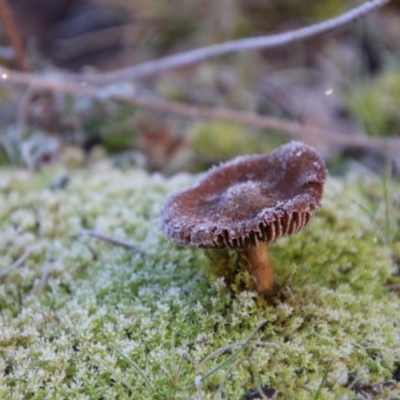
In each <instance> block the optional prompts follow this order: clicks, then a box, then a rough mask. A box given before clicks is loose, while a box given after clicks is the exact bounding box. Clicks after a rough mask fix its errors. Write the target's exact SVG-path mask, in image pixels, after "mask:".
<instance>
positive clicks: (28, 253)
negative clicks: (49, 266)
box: [0, 247, 32, 278]
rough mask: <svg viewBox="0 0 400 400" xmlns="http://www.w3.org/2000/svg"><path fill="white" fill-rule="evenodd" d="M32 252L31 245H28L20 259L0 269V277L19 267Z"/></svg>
mask: <svg viewBox="0 0 400 400" xmlns="http://www.w3.org/2000/svg"><path fill="white" fill-rule="evenodd" d="M31 253H32V249H31V248H30V247H28V248H27V249H26V250H25V252H24V254H22V256H21V257H20V258H18V260H16V261H15V262H13V263H12V264H11V265H10V266H9V267H8V268H5V269H3V270H1V271H0V278H1V277H3V276H5V275H7V274H9V273H10V272H11V271H14V270H15V269H17V268H19V267H20V266H22V265H24V263H25V261H26V260H27V259H28V257H29V256H30V254H31Z"/></svg>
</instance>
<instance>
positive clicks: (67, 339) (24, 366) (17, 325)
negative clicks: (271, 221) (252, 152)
mask: <svg viewBox="0 0 400 400" xmlns="http://www.w3.org/2000/svg"><path fill="white" fill-rule="evenodd" d="M60 173H61V171H57V170H55V171H53V172H50V171H44V172H42V173H40V174H36V175H31V174H30V173H28V172H26V171H22V170H14V171H11V170H3V171H2V172H1V173H0V228H1V229H0V270H1V271H3V270H4V269H6V268H8V267H9V266H10V265H11V264H12V263H14V262H15V261H16V260H18V259H19V258H20V257H21V256H22V255H23V254H24V252H26V250H27V249H29V250H30V254H29V256H28V258H27V260H26V262H25V263H23V265H21V266H19V267H18V268H16V269H14V270H12V271H10V272H8V273H7V274H5V275H4V276H2V277H0V308H1V314H0V374H1V379H0V398H2V399H52V398H54V399H56V398H60V399H61V398H71V399H72V398H79V399H100V398H103V399H104V398H107V399H117V398H119V399H125V398H132V399H137V398H141V399H180V398H181V399H200V398H202V399H242V398H245V395H246V393H248V392H249V391H251V390H253V389H255V388H259V387H261V386H268V387H272V388H274V389H276V390H277V392H278V398H282V399H283V398H287V399H310V398H319V399H338V398H342V399H348V398H355V397H356V394H355V392H354V389H355V388H356V387H357V385H358V386H360V385H372V386H374V387H375V388H376V390H377V391H379V390H380V393H379V394H378V395H377V397H376V398H379V399H381V398H382V399H384V398H387V399H389V398H390V396H394V398H398V397H399V395H400V387H399V385H398V384H396V383H395V382H394V383H392V384H391V385H389V383H388V382H389V381H390V379H391V378H392V375H393V373H394V371H395V369H396V367H397V365H398V364H399V363H400V347H399V343H400V324H399V321H400V299H399V297H398V296H397V295H396V293H395V292H391V291H390V290H388V288H386V285H387V283H388V282H390V283H391V284H392V285H393V284H395V283H396V282H398V280H396V279H397V278H396V277H394V276H393V272H394V271H395V266H394V264H393V261H392V252H391V248H390V246H389V245H388V244H387V243H384V242H383V241H382V240H381V238H380V236H379V235H378V234H377V232H376V224H375V223H374V221H372V220H371V215H370V214H369V213H368V212H366V210H365V206H367V205H368V202H369V200H368V198H367V197H364V195H363V193H362V191H361V190H359V188H358V187H356V186H355V185H350V184H346V182H345V181H343V180H334V179H330V180H329V181H328V183H327V187H326V191H325V195H324V198H323V206H322V208H321V210H319V211H318V212H317V213H316V215H315V217H314V219H313V221H312V222H311V223H310V226H309V228H308V229H306V230H305V231H304V232H303V233H300V234H298V235H297V236H295V237H292V238H287V239H283V240H280V241H279V242H277V243H276V244H274V245H271V246H270V250H271V254H272V257H273V261H274V265H275V270H276V277H277V281H278V282H279V283H280V284H281V293H280V297H279V299H278V300H277V302H276V303H275V304H274V305H269V306H268V305H265V304H264V303H262V302H260V301H259V300H258V299H257V296H256V294H255V292H254V291H251V290H242V289H241V290H239V289H238V287H237V286H236V287H235V282H234V281H233V282H227V281H225V280H224V278H223V275H221V274H219V275H218V273H217V272H216V273H214V275H213V276H210V274H209V273H208V272H207V271H208V269H209V267H207V265H208V262H209V261H208V258H207V257H206V255H205V253H204V251H202V250H199V249H192V248H184V247H179V246H177V245H174V244H173V243H169V242H168V241H167V240H166V239H165V238H164V237H163V235H162V234H161V233H160V232H159V230H158V216H159V210H160V205H161V203H162V202H163V200H164V198H165V196H166V195H167V194H168V193H170V192H172V191H174V190H176V189H178V188H180V187H182V186H183V185H186V184H190V183H192V182H193V181H194V179H196V178H195V177H192V176H190V175H179V176H175V177H173V178H170V179H165V178H163V177H161V176H160V175H158V174H153V175H148V174H146V173H145V172H143V171H141V170H138V169H131V170H129V171H121V170H118V169H116V168H113V167H112V166H111V165H110V164H108V163H107V162H103V163H100V164H97V165H96V166H93V167H90V168H88V169H85V170H73V171H72V170H71V171H69V172H68V174H69V184H68V185H67V186H66V187H65V188H60V189H50V187H51V183H52V182H53V181H54V179H55V178H56V177H57V176H58V174H60ZM63 173H65V171H63ZM364 189H365V188H364ZM364 189H363V191H364ZM396 190H397V189H396ZM397 193H398V192H397ZM87 229H91V230H96V231H98V232H102V233H105V234H108V235H111V236H113V237H116V238H119V239H123V240H125V241H130V242H131V243H132V244H134V245H135V246H136V248H137V250H136V251H134V250H126V249H122V248H119V247H116V246H113V245H111V244H109V243H105V242H101V241H98V240H96V239H93V238H91V237H88V236H85V235H82V231H83V230H87ZM216 271H217V270H216ZM378 389H379V390H378Z"/></svg>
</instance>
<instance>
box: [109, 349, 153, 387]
mask: <svg viewBox="0 0 400 400" xmlns="http://www.w3.org/2000/svg"><path fill="white" fill-rule="evenodd" d="M110 347H111V348H112V349H114V350H115V351H116V352H117V353H118V354H119V355H120V356H121V357H122V358H123V359H124V360H125V361H126V362H127V363H128V364H129V365H130V366H131V367H132V368H133V369H134V370H135V371H136V372H137V373H138V374H139V375H140V376H141V377H142V378H143V380H144V381H145V382H146V384H147V386H148V387H149V388H150V389H151V391H152V392H153V393H154V391H155V390H154V387H153V385H152V384H151V382H150V380H149V378H148V377H147V376H146V374H145V373H144V372H143V371H142V370H141V368H140V367H139V365H138V364H136V363H135V361H133V360H131V359H130V358H129V357H128V356H126V355H125V354H124V353H123V352H122V351H121V350H120V349H119V348H118V347H117V346H115V345H114V344H110Z"/></svg>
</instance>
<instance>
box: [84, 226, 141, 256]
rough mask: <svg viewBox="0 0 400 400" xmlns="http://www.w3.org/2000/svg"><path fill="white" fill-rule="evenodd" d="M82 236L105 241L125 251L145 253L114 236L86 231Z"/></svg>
mask: <svg viewBox="0 0 400 400" xmlns="http://www.w3.org/2000/svg"><path fill="white" fill-rule="evenodd" d="M82 234H83V235H86V236H90V237H92V238H95V239H99V240H103V241H105V242H108V243H111V244H113V245H114V246H117V247H122V248H124V249H127V250H132V251H134V252H136V253H140V254H143V252H142V251H141V250H140V249H139V248H138V247H137V246H135V245H133V244H131V243H129V242H126V241H124V240H121V239H117V238H114V237H112V236H108V235H105V234H103V233H100V232H96V231H89V230H85V231H82Z"/></svg>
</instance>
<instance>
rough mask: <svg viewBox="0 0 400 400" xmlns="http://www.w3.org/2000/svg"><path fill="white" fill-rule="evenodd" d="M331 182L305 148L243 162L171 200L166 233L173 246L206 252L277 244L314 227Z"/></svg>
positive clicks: (164, 219)
mask: <svg viewBox="0 0 400 400" xmlns="http://www.w3.org/2000/svg"><path fill="white" fill-rule="evenodd" d="M325 180H326V168H325V164H324V161H323V160H322V159H321V157H320V156H319V155H318V154H317V153H316V152H315V150H314V149H313V148H311V147H310V146H307V145H305V144H304V143H301V142H297V141H293V142H290V143H288V144H286V145H284V146H281V147H279V148H278V149H276V150H275V151H273V152H272V153H269V154H262V155H252V156H243V157H238V158H236V159H234V160H232V161H229V162H227V163H225V164H221V165H220V166H218V167H214V168H212V169H211V170H210V171H209V172H208V173H206V174H205V175H204V177H203V178H202V179H201V180H200V182H198V183H197V184H196V185H195V186H193V187H191V188H188V189H185V190H182V191H180V192H177V193H175V194H173V195H171V196H170V197H169V198H168V199H167V200H166V202H165V204H164V205H163V208H162V211H161V221H160V222H161V223H160V226H161V230H162V231H163V232H164V234H165V235H166V237H167V238H168V239H169V240H172V241H175V242H177V243H180V244H183V245H191V246H197V247H203V248H215V249H222V248H232V249H235V248H237V249H245V248H248V247H249V246H257V244H258V242H273V241H275V240H276V239H277V238H279V237H280V236H282V235H293V234H295V233H297V232H298V231H300V230H301V229H302V228H303V227H304V226H305V225H307V224H308V222H309V221H310V219H311V217H312V215H313V214H314V212H315V211H316V210H317V209H318V207H319V205H320V201H321V197H322V192H323V186H324V183H325Z"/></svg>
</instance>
